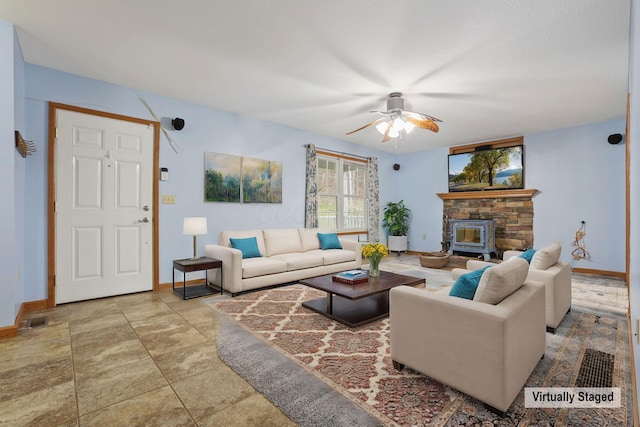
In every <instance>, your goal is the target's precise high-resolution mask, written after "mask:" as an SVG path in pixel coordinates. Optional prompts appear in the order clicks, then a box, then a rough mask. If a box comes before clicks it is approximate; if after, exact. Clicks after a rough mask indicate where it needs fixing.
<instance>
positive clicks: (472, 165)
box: [449, 145, 524, 191]
mask: <svg viewBox="0 0 640 427" xmlns="http://www.w3.org/2000/svg"><path fill="white" fill-rule="evenodd" d="M522 152H523V146H522V145H518V146H514V147H507V148H494V149H488V150H482V151H474V152H471V153H461V154H450V155H449V191H478V190H506V189H518V188H524V179H523V176H524V163H523V161H522V154H523V153H522Z"/></svg>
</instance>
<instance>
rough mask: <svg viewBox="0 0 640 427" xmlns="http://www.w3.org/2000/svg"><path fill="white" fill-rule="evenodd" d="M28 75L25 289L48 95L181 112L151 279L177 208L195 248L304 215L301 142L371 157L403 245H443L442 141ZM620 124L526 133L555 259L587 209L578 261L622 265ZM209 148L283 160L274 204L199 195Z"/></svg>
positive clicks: (39, 277) (179, 246) (36, 280)
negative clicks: (294, 125) (390, 148)
mask: <svg viewBox="0 0 640 427" xmlns="http://www.w3.org/2000/svg"><path fill="white" fill-rule="evenodd" d="M25 87H26V98H27V101H26V104H25V118H26V127H27V131H28V135H29V138H30V139H33V140H34V141H36V143H37V145H38V152H37V153H36V154H35V155H34V156H32V157H30V158H29V161H28V162H27V163H26V167H27V170H26V174H25V175H26V176H25V193H26V194H27V195H28V196H27V198H26V200H25V215H26V218H25V220H26V223H27V224H29V227H27V228H26V230H25V239H24V241H25V245H26V247H25V252H26V253H29V259H30V265H32V266H34V268H29V269H28V271H25V272H24V274H25V277H24V279H25V282H24V300H25V301H31V300H38V299H44V298H46V283H47V280H46V274H47V272H46V264H47V262H46V261H47V253H46V236H47V229H46V218H47V212H46V197H47V194H46V191H47V187H46V177H47V155H46V154H47V146H46V145H47V101H55V102H60V103H64V104H70V105H76V106H80V107H86V108H91V109H97V110H101V111H106V112H112V113H117V114H124V115H129V116H134V117H143V118H151V115H150V114H149V112H148V111H147V110H146V108H145V107H144V105H143V104H142V103H141V102H140V100H139V96H142V97H143V98H144V99H145V100H146V101H147V102H148V103H149V104H150V105H151V107H152V108H153V109H154V111H155V113H156V114H157V116H158V117H161V120H162V121H163V123H167V121H168V120H169V119H170V118H172V117H182V118H184V119H185V120H186V126H185V128H184V129H183V130H182V131H180V132H177V131H172V132H171V135H172V137H173V138H174V140H175V141H176V142H177V144H178V145H179V148H180V153H179V154H176V153H175V152H174V151H173V150H172V149H171V148H170V146H169V144H168V142H167V141H166V139H165V138H164V136H163V137H162V138H161V149H160V166H161V167H167V168H168V169H169V175H170V179H169V181H167V182H160V186H159V190H160V195H162V194H174V195H175V196H176V199H177V203H176V204H175V205H162V204H160V205H159V207H160V208H159V230H160V231H159V240H160V245H159V248H160V266H159V267H160V278H159V279H160V283H168V282H170V281H171V273H172V269H171V260H172V259H175V258H182V257H186V256H188V255H190V253H191V239H190V238H189V237H187V236H184V235H183V234H182V219H183V217H185V216H200V215H202V216H206V217H207V218H208V222H209V233H208V235H207V236H203V237H200V238H199V239H198V242H199V243H198V251H199V252H200V253H202V252H203V251H204V245H205V244H206V243H209V242H216V241H217V234H218V232H219V231H221V230H226V229H243V228H265V227H301V226H303V223H304V171H305V166H304V158H305V150H304V145H305V144H307V143H312V144H315V145H316V146H318V147H321V148H327V149H333V150H338V151H343V152H348V153H352V154H358V155H363V156H376V157H378V159H379V170H380V184H381V192H380V193H381V195H380V203H381V207H384V205H385V204H386V202H388V201H392V200H393V201H397V200H400V199H404V200H405V202H406V203H407V205H408V206H409V207H410V208H411V209H412V211H413V219H412V228H411V233H410V236H409V239H410V249H412V250H416V251H434V250H439V249H440V241H441V239H442V236H441V221H442V200H440V199H439V198H438V197H437V196H436V193H440V192H446V191H447V161H446V160H447V153H448V149H436V150H429V151H424V152H421V153H413V154H410V155H393V154H390V153H385V152H379V151H375V150H371V149H369V148H366V147H362V146H358V145H354V144H350V143H347V142H345V141H341V140H336V139H332V138H327V137H323V136H320V135H316V134H312V133H308V132H303V131H300V130H296V129H291V128H287V127H284V126H281V125H277V124H273V123H268V122H263V121H259V120H254V119H251V118H248V117H244V116H240V115H236V114H232V113H227V112H222V111H217V110H212V109H210V108H207V107H203V106H200V105H195V104H191V103H187V102H183V101H180V100H176V99H171V98H167V97H162V96H159V95H155V94H150V93H138V92H136V91H135V90H133V89H129V88H125V87H121V86H115V85H112V84H108V83H104V82H99V81H95V80H91V79H86V78H82V77H78V76H75V75H71V74H67V73H63V72H59V71H55V70H51V69H47V68H43V67H39V66H35V65H31V64H27V65H26V66H25ZM618 132H620V133H623V132H624V121H623V120H616V121H610V122H606V123H599V124H593V125H588V126H581V127H576V128H571V129H561V130H557V131H553V132H546V133H542V134H536V135H526V136H525V145H526V176H525V180H526V186H527V188H537V189H538V190H540V193H539V194H538V195H537V196H535V197H534V211H535V219H534V221H535V223H534V233H535V234H534V239H535V241H534V246H536V247H541V246H543V245H546V244H548V243H550V242H552V241H555V240H557V241H559V242H561V243H562V245H563V255H562V257H563V259H565V260H570V256H569V253H570V251H571V247H570V244H571V242H572V240H573V235H574V233H575V231H576V230H577V228H578V227H579V225H580V221H581V220H585V221H587V237H586V243H587V249H588V250H589V252H590V253H591V255H592V259H591V260H590V261H579V262H577V263H576V266H577V267H582V268H592V269H600V270H612V271H624V147H623V146H611V145H609V144H608V143H607V142H606V138H607V136H608V135H609V134H611V133H618ZM206 151H212V152H219V153H228V154H236V155H243V156H250V157H256V158H262V159H268V160H275V161H280V162H282V163H283V178H284V179H283V202H282V204H277V205H268V204H256V205H252V204H245V205H239V204H226V203H205V202H204V201H203V176H202V174H203V172H202V170H203V163H204V158H203V157H204V152H206ZM396 162H398V163H400V164H401V166H402V167H401V169H400V170H399V171H394V170H393V168H392V165H393V164H394V163H396ZM595 171H597V173H596V172H595ZM158 202H159V201H158ZM381 235H382V236H384V234H383V233H382V234H381ZM423 236H426V239H424V240H423Z"/></svg>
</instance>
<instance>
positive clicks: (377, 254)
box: [362, 243, 389, 260]
mask: <svg viewBox="0 0 640 427" xmlns="http://www.w3.org/2000/svg"><path fill="white" fill-rule="evenodd" d="M388 255H389V249H387V247H386V246H385V245H383V244H382V243H367V244H366V245H363V246H362V256H363V257H365V258H369V259H372V258H373V259H374V260H376V259H377V260H380V259H381V258H382V257H385V256H388Z"/></svg>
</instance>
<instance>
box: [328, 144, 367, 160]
mask: <svg viewBox="0 0 640 427" xmlns="http://www.w3.org/2000/svg"><path fill="white" fill-rule="evenodd" d="M316 150H318V151H328V152H330V153H336V154H342V155H343V156H349V157H357V158H359V159H364V160H369V159H371V157H364V156H359V155H357V154H351V153H344V152H342V151H336V150H329V149H328V148H320V147H316Z"/></svg>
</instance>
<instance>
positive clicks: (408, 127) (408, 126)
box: [404, 122, 416, 133]
mask: <svg viewBox="0 0 640 427" xmlns="http://www.w3.org/2000/svg"><path fill="white" fill-rule="evenodd" d="M415 128H416V125H414V124H413V123H411V122H404V131H405V132H406V133H411V131H412V130H414V129H415Z"/></svg>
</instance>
